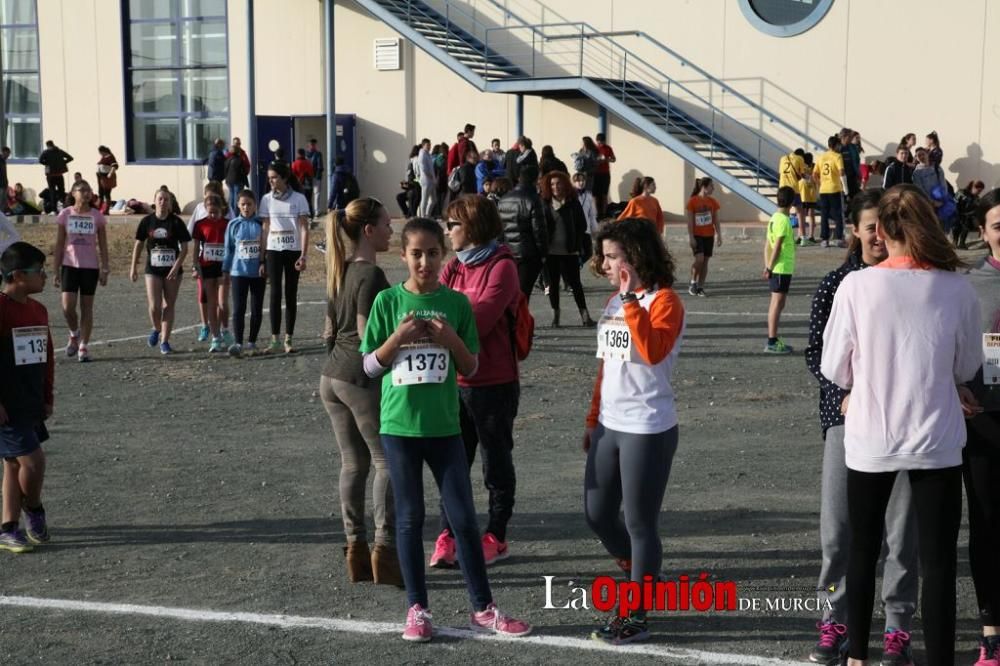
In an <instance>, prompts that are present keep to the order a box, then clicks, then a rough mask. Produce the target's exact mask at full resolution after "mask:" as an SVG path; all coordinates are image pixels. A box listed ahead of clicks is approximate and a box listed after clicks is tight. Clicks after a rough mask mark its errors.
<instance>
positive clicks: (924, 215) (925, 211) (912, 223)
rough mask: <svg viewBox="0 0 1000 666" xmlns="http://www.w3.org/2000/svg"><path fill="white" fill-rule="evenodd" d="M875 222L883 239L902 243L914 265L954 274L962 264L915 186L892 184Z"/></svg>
mask: <svg viewBox="0 0 1000 666" xmlns="http://www.w3.org/2000/svg"><path fill="white" fill-rule="evenodd" d="M878 221H879V224H880V225H881V226H882V231H883V232H884V233H885V235H886V237H888V238H891V239H892V240H894V241H897V242H900V243H903V244H905V246H906V252H907V254H908V255H909V256H910V258H911V259H913V261H915V262H916V263H918V264H923V265H927V266H933V267H934V268H938V269H941V270H943V271H955V270H957V269H959V268H963V267H964V266H965V264H964V263H963V262H962V260H961V259H959V257H958V255H957V254H955V249H954V248H953V247H952V246H951V243H950V242H949V241H948V237H947V236H946V235H945V233H944V229H942V228H941V223H940V222H939V221H938V218H937V214H936V213H935V212H934V206H933V205H931V200H930V199H929V198H928V197H927V195H926V194H924V193H923V191H922V190H921V189H920V188H918V187H917V186H916V185H909V184H905V185H896V186H894V187H890V188H889V189H888V190H886V192H885V194H883V195H882V198H881V199H880V200H879V204H878Z"/></svg>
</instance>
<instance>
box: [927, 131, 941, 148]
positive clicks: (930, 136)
mask: <svg viewBox="0 0 1000 666" xmlns="http://www.w3.org/2000/svg"><path fill="white" fill-rule="evenodd" d="M927 138H928V139H930V140H931V143H933V144H934V147H935V148H940V147H941V141H940V140H939V139H938V133H937V131H933V132H931V133H930V134H928V135H927Z"/></svg>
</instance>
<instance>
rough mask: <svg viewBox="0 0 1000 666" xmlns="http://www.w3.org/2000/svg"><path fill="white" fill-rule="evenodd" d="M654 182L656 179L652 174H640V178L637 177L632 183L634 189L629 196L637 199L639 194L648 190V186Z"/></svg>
mask: <svg viewBox="0 0 1000 666" xmlns="http://www.w3.org/2000/svg"><path fill="white" fill-rule="evenodd" d="M653 182H655V181H654V180H653V178H652V177H651V176H639V177H638V178H636V179H635V182H634V183H632V191H631V192H629V195H628V196H629V198H630V199H635V198H636V197H637V196H639V195H640V194H642V193H643V192H644V191H645V190H646V188H647V187H648V186H649V185H651V184H652V183H653Z"/></svg>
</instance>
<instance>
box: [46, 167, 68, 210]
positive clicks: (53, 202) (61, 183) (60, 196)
mask: <svg viewBox="0 0 1000 666" xmlns="http://www.w3.org/2000/svg"><path fill="white" fill-rule="evenodd" d="M45 182H46V183H47V184H48V186H49V198H48V199H47V200H46V204H45V210H46V212H53V213H58V212H59V204H60V203H65V201H66V179H65V178H64V177H63V174H58V175H50V176H46V177H45Z"/></svg>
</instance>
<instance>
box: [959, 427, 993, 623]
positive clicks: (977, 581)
mask: <svg viewBox="0 0 1000 666" xmlns="http://www.w3.org/2000/svg"><path fill="white" fill-rule="evenodd" d="M965 423H966V428H967V429H968V433H969V439H968V442H967V443H966V445H965V449H964V450H963V451H962V459H963V462H964V465H963V466H962V472H963V474H964V476H965V493H966V495H967V496H968V499H969V567H970V568H971V569H972V582H973V584H974V585H975V587H976V601H977V602H978V608H979V616H980V618H981V619H982V625H983V626H984V627H995V626H997V625H1000V570H998V569H997V565H996V561H997V553H1000V413H997V412H986V413H984V414H980V415H979V416H977V417H976V418H974V419H971V420H968V421H966V422H965Z"/></svg>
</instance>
